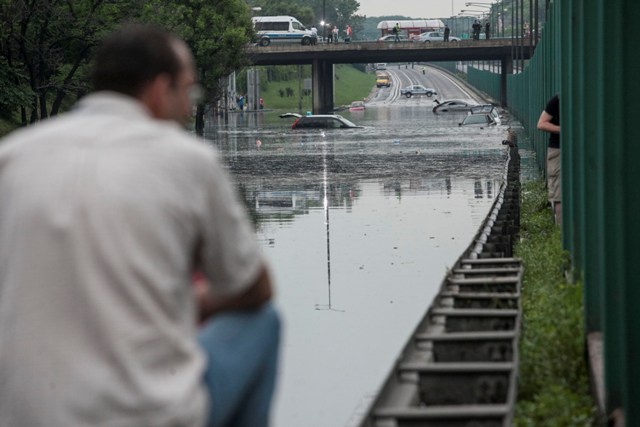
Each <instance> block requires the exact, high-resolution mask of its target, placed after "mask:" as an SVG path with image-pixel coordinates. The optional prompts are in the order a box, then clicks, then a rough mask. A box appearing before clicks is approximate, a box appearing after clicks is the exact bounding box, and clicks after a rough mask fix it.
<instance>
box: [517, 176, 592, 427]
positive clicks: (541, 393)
mask: <svg viewBox="0 0 640 427" xmlns="http://www.w3.org/2000/svg"><path fill="white" fill-rule="evenodd" d="M521 215H522V216H521V219H520V222H521V229H520V241H519V242H518V243H517V245H516V249H515V252H516V255H517V256H519V257H520V258H522V262H523V265H524V278H523V283H522V298H521V301H522V310H523V322H522V333H521V338H520V367H519V368H520V369H519V370H520V376H519V380H518V381H519V383H518V402H517V404H516V414H515V420H514V424H515V425H517V426H541V425H544V426H559V427H560V426H562V427H565V426H592V425H596V414H597V412H596V407H595V405H594V402H593V399H592V397H591V395H590V393H589V381H588V376H587V368H586V361H585V358H584V357H585V356H584V339H585V338H584V337H585V332H584V328H583V325H584V319H583V299H582V284H581V283H577V284H568V283H566V281H565V279H564V271H565V269H566V268H567V266H568V260H569V257H568V254H567V253H566V252H565V251H563V250H562V245H561V238H560V230H559V228H558V227H556V226H555V225H554V223H553V216H552V213H551V209H550V208H549V207H548V205H547V200H546V191H545V189H544V184H543V183H542V182H540V181H534V182H528V183H526V184H525V185H524V187H523V199H522V206H521Z"/></svg>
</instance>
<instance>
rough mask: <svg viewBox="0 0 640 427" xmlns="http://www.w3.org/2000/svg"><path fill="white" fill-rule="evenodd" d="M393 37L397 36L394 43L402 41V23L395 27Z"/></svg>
mask: <svg viewBox="0 0 640 427" xmlns="http://www.w3.org/2000/svg"><path fill="white" fill-rule="evenodd" d="M392 32H393V35H394V36H395V38H394V39H393V41H394V42H396V43H397V42H399V41H400V23H398V22H396V25H394V26H393V30H392Z"/></svg>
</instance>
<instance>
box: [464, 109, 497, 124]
mask: <svg viewBox="0 0 640 427" xmlns="http://www.w3.org/2000/svg"><path fill="white" fill-rule="evenodd" d="M469 114H489V115H490V116H491V117H492V118H493V120H494V121H495V122H496V123H497V124H501V123H502V115H501V114H500V112H499V111H498V109H497V108H496V106H495V105H492V104H481V105H476V106H474V107H471V108H470V109H469Z"/></svg>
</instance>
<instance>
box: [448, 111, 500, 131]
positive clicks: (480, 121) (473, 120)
mask: <svg viewBox="0 0 640 427" xmlns="http://www.w3.org/2000/svg"><path fill="white" fill-rule="evenodd" d="M498 124H500V123H498V122H497V121H496V120H495V119H494V118H493V116H491V114H483V113H478V114H469V115H467V117H465V118H464V120H463V121H462V122H460V123H458V126H471V127H479V128H485V127H489V126H497V125H498Z"/></svg>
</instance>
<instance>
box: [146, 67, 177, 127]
mask: <svg viewBox="0 0 640 427" xmlns="http://www.w3.org/2000/svg"><path fill="white" fill-rule="evenodd" d="M170 89H171V77H170V76H169V75H168V74H159V75H157V76H156V77H155V78H154V79H153V80H151V81H150V82H149V83H147V84H146V85H145V87H144V89H143V90H142V92H141V94H140V96H139V97H138V98H139V99H140V101H141V102H142V103H143V104H144V105H145V106H146V107H147V108H148V109H149V110H150V111H151V115H152V116H153V117H155V118H156V119H162V120H164V119H167V118H169V109H170V103H171V98H170Z"/></svg>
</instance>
